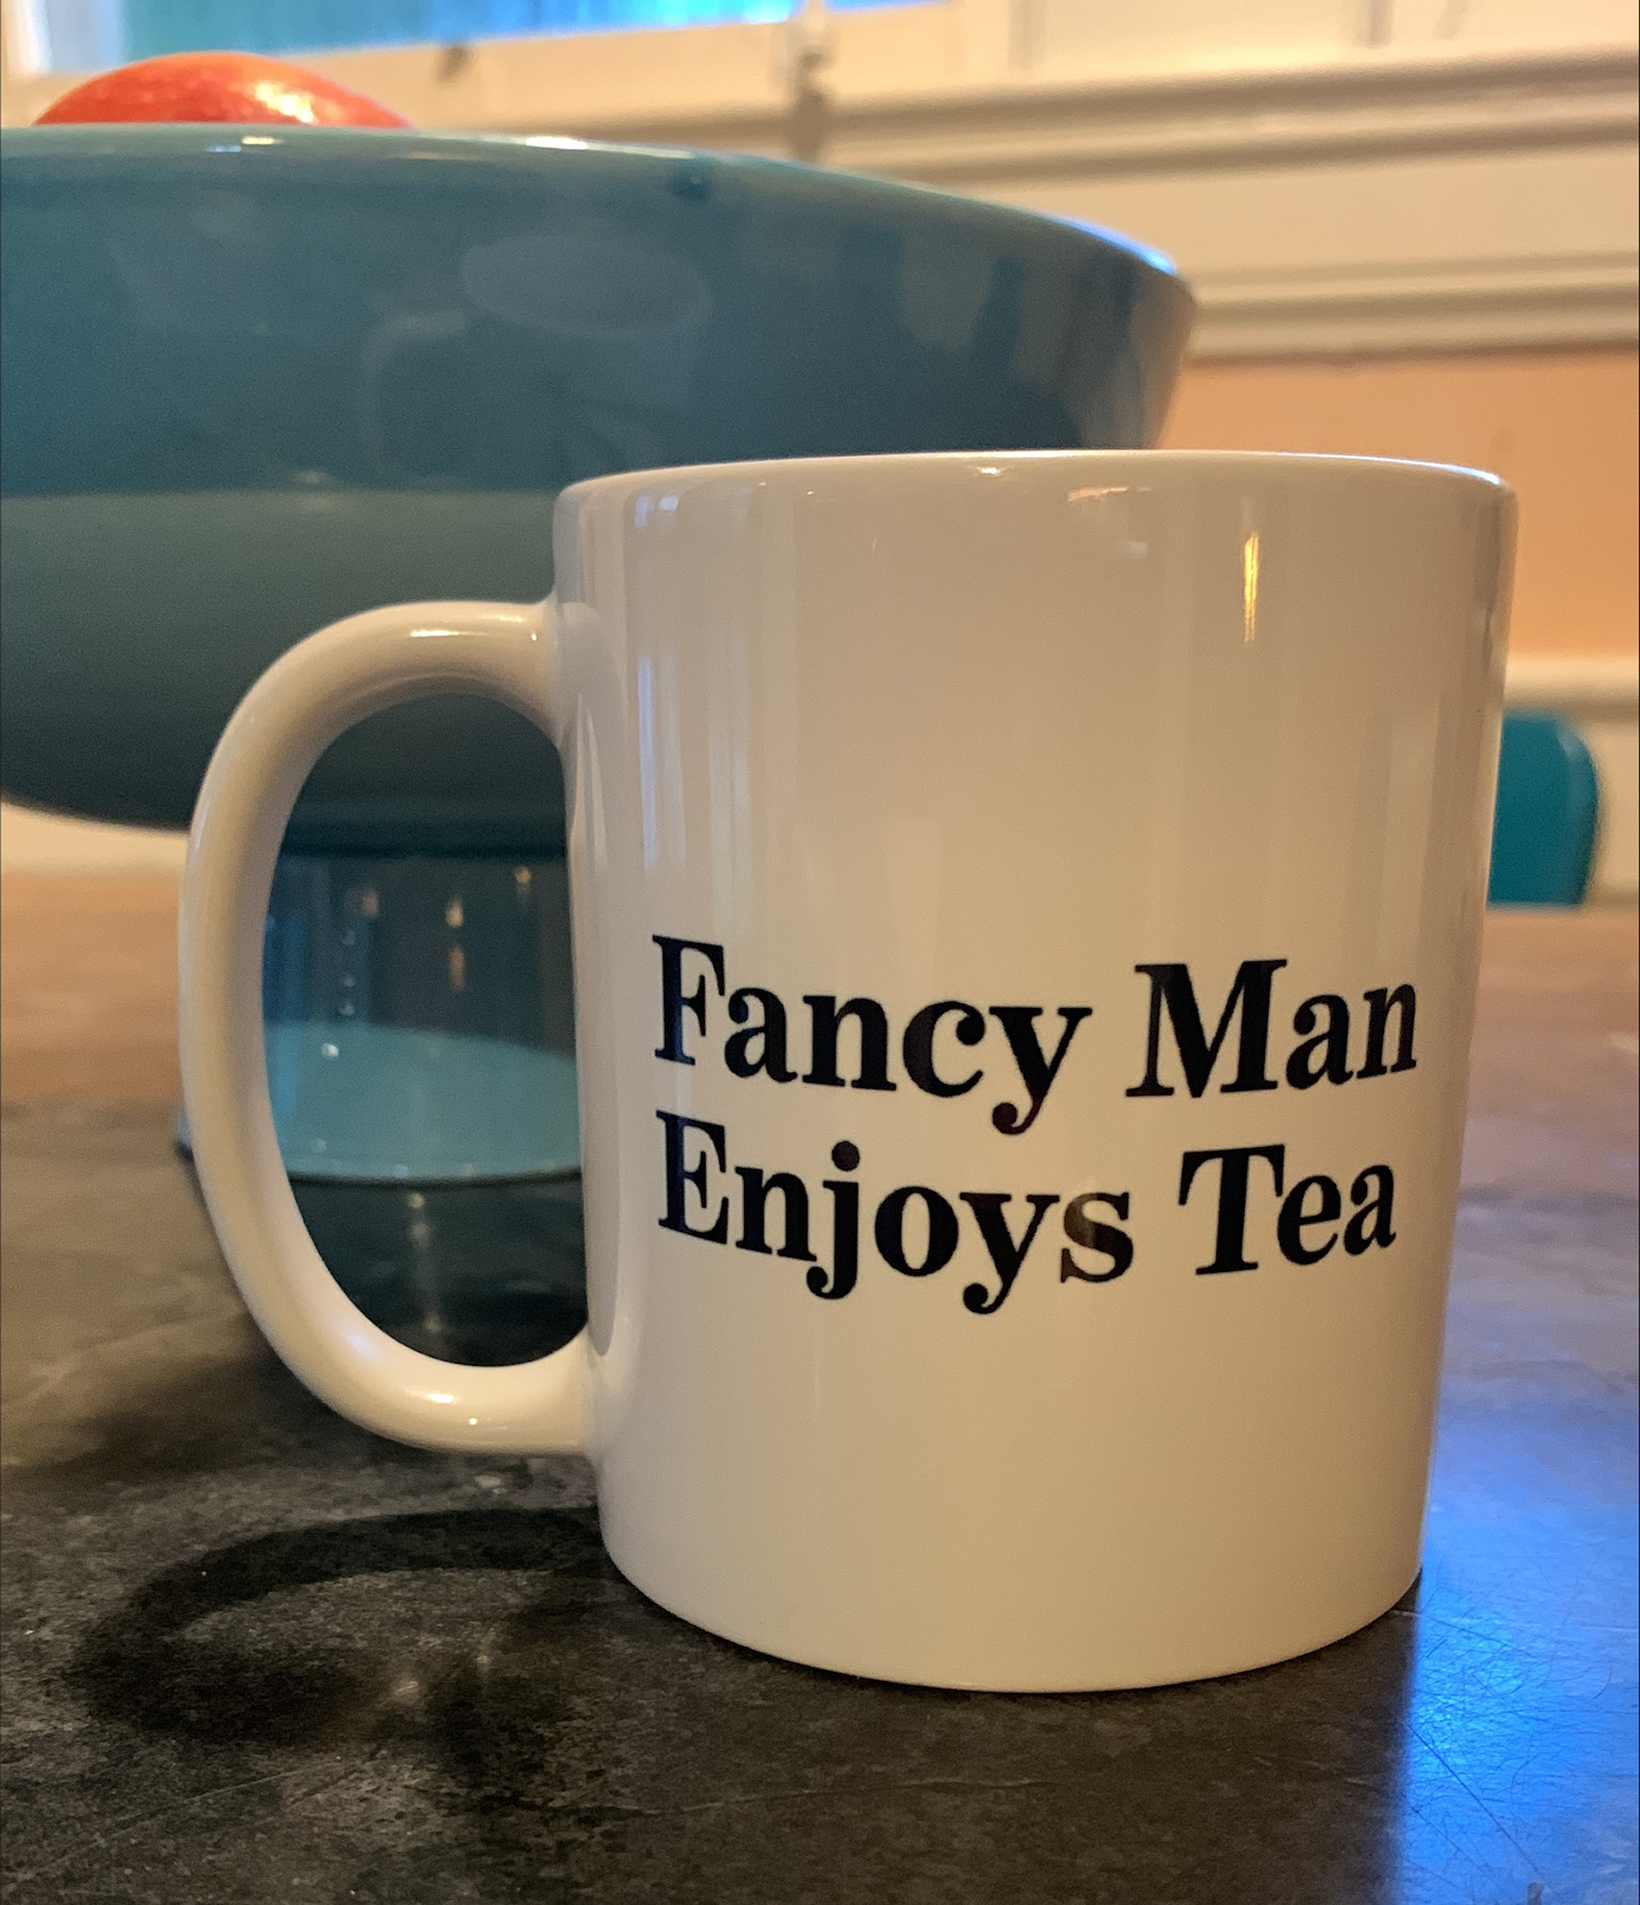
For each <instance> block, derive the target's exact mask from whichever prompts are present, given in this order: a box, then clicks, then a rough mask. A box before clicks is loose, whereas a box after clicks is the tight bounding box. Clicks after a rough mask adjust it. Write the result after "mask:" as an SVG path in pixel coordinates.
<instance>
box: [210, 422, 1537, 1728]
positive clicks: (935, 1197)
mask: <svg viewBox="0 0 1640 1905" xmlns="http://www.w3.org/2000/svg"><path fill="white" fill-rule="evenodd" d="M1512 516H1513V510H1512V502H1511V499H1510V497H1509V495H1508V492H1507V491H1506V490H1504V489H1503V488H1502V486H1501V485H1499V484H1498V483H1497V482H1495V481H1494V480H1492V479H1490V478H1488V477H1484V476H1478V475H1475V474H1472V473H1468V472H1464V471H1459V470H1450V469H1442V468H1435V467H1428V466H1418V465H1404V464H1391V463H1374V462H1356V461H1348V460H1342V459H1331V458H1301V457H1273V456H1271V457H1264V456H1227V455H1208V454H1177V455H1175V454H1160V453H1154V452H1149V453H1143V452H1075V453H1065V454H1059V453H1047V454H1032V455H998V456H992V457H983V456H974V455H950V456H907V457H888V458H861V459H833V460H826V461H814V462H793V463H766V464H745V465H738V466H723V467H713V468H700V469H691V470H675V471H661V472H658V473H650V474H640V475H634V476H616V477H610V478H607V479H605V480H601V481H598V482H593V483H588V484H584V485H582V486H580V487H578V488H575V489H571V490H569V491H567V492H566V493H565V494H564V495H563V496H562V497H561V498H560V500H559V503H558V507H557V516H556V521H555V526H554V553H555V558H556V564H557V575H558V578H559V585H558V592H557V594H556V596H555V597H554V598H553V599H552V600H551V601H549V602H547V603H545V604H543V605H538V606H520V605H505V604H496V603H474V602H464V603H436V604H428V603H423V604H419V605H415V606H411V607H401V608H387V609H382V610H379V611H376V612H374V613H371V614H367V615H361V616H357V617H354V618H353V619H351V620H349V621H346V622H341V623H338V624H337V625H336V626H334V627H332V628H329V629H326V630H325V631H324V632H323V633H321V634H318V635H315V636H314V637H313V638H312V639H311V640H309V641H307V642H305V643H303V644H302V645H301V646H300V647H298V648H296V649H294V650H292V651H291V652H290V653H289V654H287V655H286V656H285V657H284V658H283V659H282V660H281V661H279V662H278V663H277V664H276V665H275V666H274V667H273V668H271V669H270V670H269V671H268V673H267V674H266V675H265V676H264V677H263V678H262V680H261V681H260V682H259V683H258V684H257V685H256V687H255V688H253V689H252V691H251V693H250V694H249V696H248V697H247V698H246V700H245V702H244V704H243V705H242V707H241V708H240V710H239V712H238V713H237V714H236V715H235V717H234V719H233V721H232V722H231V724H230V725H229V727H228V729H227V731H226V733H225V734H224V736H223V738H222V741H221V744H220V746H219V748H218V750H217V754H216V758H215V760H214V761H213V763H212V766H211V769H210V772H209V774H208V776H207V778H206V781H205V784H204V788H203V791H202V793H201V795H200V801H199V808H198V813H197V817H196V819H195V824H194V833H193V840H192V844H191V847H190V850H189V862H188V872H187V878H186V882H185V885H184V891H183V911H182V1059H183V1074H184V1079H185V1082H186V1091H187V1105H188V1115H189V1118H190V1120H191V1122H192V1126H193V1132H194V1143H195V1152H196V1158H197V1162H198V1168H199V1175H200V1179H201V1181H202V1184H203V1186H204V1191H205V1196H206V1199H207V1201H208V1203H209V1206H210V1210H211V1214H212V1216H213V1218H214V1220H215V1223H216V1227H217V1232H218V1235H219V1236H220V1238H221V1240H222V1245H223V1248H224V1250H225V1252H226V1254H227V1258H228V1261H229V1263H230V1265H231V1266H232V1269H233V1272H234V1275H235V1277H236V1278H237V1279H238V1282H239V1287H240V1289H241V1290H242V1291H243V1293H244V1295H245V1299H246V1301H247V1302H248V1303H249V1305H250V1307H251V1309H252V1311H253V1312H254V1314H255V1316H256V1318H257V1321H258V1322H259V1323H260V1324H261V1326H262V1328H263V1330H264V1331H265V1332H266V1334H267V1336H268V1337H269V1339H270V1341H271V1342H272V1343H273V1345H274V1347H275V1348H276V1349H277V1350H278V1352H279V1354H280V1355H281V1356H283V1357H284V1359H285V1360H286V1362H288V1363H289V1365H290V1366H291V1368H292V1369H293V1370H295V1372H296V1373H297V1374H298V1375H299V1376H300V1377H301V1378H302V1379H303V1380H304V1381H305V1382H306V1383H308V1384H309V1385H310V1387H312V1388H313V1389H314V1390H315V1391H317V1393H318V1394H319V1395H320V1396H322V1397H324V1398H325V1400H326V1401H328V1402H329V1403H331V1404H332V1405H334V1406H335V1407H336V1408H337V1409H339V1410H340V1411H341V1412H342V1413H343V1414H345V1415H348V1416H351V1417H353V1418H354V1419H355V1420H356V1421H359V1422H361V1423H364V1424H365V1425H367V1426H368V1427H370V1428H372V1429H375V1430H378V1431H380V1432H381V1433H383V1434H385V1435H390V1436H395V1437H399V1438H401V1439H403V1440H405V1441H410V1442H415V1443H420V1444H423V1445H426V1446H430V1447H436V1448H447V1449H456V1450H468V1451H474V1452H478V1451H488V1452H519V1453H545V1452H552V1451H561V1450H581V1451H584V1452H585V1453H586V1454H587V1455H588V1456H590V1458H591V1460H592V1462H593V1463H594V1465H595V1467H596V1471H597V1483H598V1497H599V1503H600V1509H601V1514H602V1521H603V1531H604V1539H605V1541H606V1543H607V1544H608V1547H609V1551H610V1553H611V1555H612V1556H613V1558H614V1561H615V1563H616V1565H617V1566H618V1567H619V1568H620V1569H621V1571H622V1572H623V1573H624V1574H625V1575H627V1576H628V1577H629V1578H630V1579H631V1580H632V1581H633V1582H634V1583H635V1584H636V1585H637V1586H638V1587H639V1588H641V1589H642V1590H643V1591H644V1592H645V1593H646V1594H649V1595H650V1596H652V1597H653V1598H654V1599H655V1600H656V1601H658V1602H660V1603H661V1605H662V1606H664V1607H667V1608H670V1609H672V1610H673V1611H674V1612H676V1613H678V1614H680V1615H682V1616H684V1617H685V1618H686V1619H688V1620H691V1621H694V1622H697V1623H698V1624H699V1625H701V1626H702V1627H706V1628H710V1629H712V1630H713V1631H715V1632H717V1633H720V1634H724V1635H727V1636H729V1637H730V1638H731V1639H734V1640H737V1641H741V1642H744V1643H746V1644H747V1645H749V1646H752V1647H758V1648H763V1649H766V1650H767V1651H769V1652H771V1653H775V1654H781V1655H785V1656H787V1657H789V1658H791V1659H794V1660H800V1661H807V1662H811V1663H813V1664H815V1665H818V1666H822V1667H830V1668H837V1669H842V1670H845V1671H848V1672H852V1673H856V1674H868V1675H875V1676H881V1677H884V1678H888V1679H895V1680H906V1681H917V1682H926V1683H933V1684H939V1685H949V1686H965V1687H991V1688H1011V1689H1019V1690H1026V1689H1037V1688H1098V1687H1116V1686H1139V1685H1145V1684H1150V1683H1155V1682H1162V1681H1170V1680H1181V1679H1188V1678H1194V1677H1196V1676H1201V1675H1208V1674H1221V1673H1225V1672H1229V1671H1233V1670H1235V1669H1239V1668H1247V1667H1255V1666H1258V1665H1260V1664H1263V1663H1265V1662H1269V1661H1273V1660H1277V1659H1281V1658H1284V1657H1286V1656H1290V1655H1293V1654H1297V1653H1301V1652H1303V1651H1305V1650H1307V1649H1310V1648H1314V1647H1319V1646H1321V1645H1322V1644H1324V1643H1325V1642H1328V1641H1331V1640H1335V1639H1337V1638H1339V1637H1340V1636H1341V1635H1344V1634H1347V1633H1349V1632H1351V1631H1352V1630H1353V1629H1355V1628H1357V1627H1360V1626H1361V1625H1362V1624H1363V1623H1365V1622H1367V1621H1370V1620H1371V1619H1373V1618H1374V1617H1375V1616H1376V1615H1379V1614H1381V1613H1382V1612H1383V1611H1384V1610H1385V1609H1386V1608H1388V1607H1389V1606H1390V1605H1391V1604H1392V1603H1393V1602H1394V1601H1395V1600H1396V1599H1397V1598H1398V1597H1399V1596H1400V1595H1401V1594H1402V1593H1403V1592H1404V1591H1405V1590H1406V1588H1407V1586H1408V1585H1409V1583H1410V1582H1411V1581H1412V1579H1413V1578H1414V1575H1415V1574H1416V1571H1417V1567H1418V1553H1419V1541H1420V1532H1421V1525H1422V1517H1423V1505H1424V1494H1425V1486H1426V1478H1427V1471H1428V1461H1429V1452H1430V1437H1431V1426H1432V1420H1433V1414H1434V1406H1435V1396H1436V1383H1437V1374H1438V1367H1439V1362H1440V1349H1441V1332H1442V1317H1443V1309H1444V1300H1445V1281H1446V1270H1447V1259H1448V1252H1449V1247H1450V1241H1451V1233H1452V1224H1453V1215H1454V1208H1455V1203H1456V1195H1457V1185H1458V1161H1459V1150H1460V1142H1461V1136H1462V1124H1463V1107H1464V1093H1465V1083H1466V1070H1467V1053H1468V1046H1469V1035H1470V1024H1471V1016H1472V1011H1473V1001H1474V991H1475V977H1476V964H1477V958H1478V942H1479V933H1480V925H1481V917H1482V906H1483V895H1484V891H1485V875H1486V862H1487V846H1488V829H1489V818H1490V796H1491V783H1492V774H1493V764H1494V760H1495V750H1496V738H1497V721H1498V710H1499V702H1500V690H1501V678H1502V667H1503V643H1504V622H1505V613H1506V610H1505V603H1506V596H1507V576H1508V569H1509V552H1510V546H1511V535H1512ZM440 690H461V691H473V690H480V691H484V692H487V693H491V694H494V695H496V696H498V697H499V698H500V699H502V700H504V701H506V702H508V703H509V704H510V705H512V706H513V707H515V708H519V709H521V710H523V711H524V712H525V713H526V714H528V715H530V716H531V717H533V718H534V719H535V720H536V721H538V722H539V723H540V724H541V725H542V726H543V727H544V728H545V729H546V730H547V732H548V733H549V734H550V735H551V736H552V738H553V740H554V741H555V742H556V743H557V744H558V747H559V748H560V750H561V752H562V754H563V758H564V761H565V766H566V773H567V775H568V795H569V811H570V814H571V845H570V868H571V882H572V891H573V912H574V925H575V971H576V988H577V1015H578V1041H579V1054H580V1069H581V1092H582V1108H583V1152H584V1169H585V1200H586V1236H587V1277H588V1297H589V1314H590V1321H589V1323H588V1326H587V1328H586V1330H585V1331H584V1332H583V1333H582V1335H581V1336H579V1337H578V1338H577V1339H576V1340H575V1341H574V1342H572V1343H571V1344H569V1345H568V1346H567V1347H565V1348H563V1349H561V1350H559V1351H557V1352H556V1353H555V1354H553V1355H551V1356H548V1357H546V1358H544V1359H542V1360H541V1361H539V1362H535V1363H530V1364H525V1365H521V1366H518V1367H514V1368H505V1369H478V1368H470V1367H464V1366H457V1365H454V1364H448V1363H443V1362H437V1361H434V1360H432V1359H430V1358H428V1357H426V1356H422V1355H419V1354H417V1353H415V1352H414V1351H412V1350H409V1349H407V1348H404V1347H402V1346H401V1345H400V1344H398V1343H396V1342H394V1341H393V1340H392V1339H390V1338H389V1337H388V1336H386V1335H385V1334H383V1332H382V1331H380V1330H379V1329H376V1328H375V1327H373V1326H372V1325H371V1324H370V1323H369V1322H367V1321H366V1320H365V1319H364V1318H363V1317H362V1316H361V1315H360V1314H359V1313H358V1312H357V1311H356V1310H355V1309H354V1308H353V1307H352V1306H351V1305H350V1304H349V1303H348V1301H347V1300H346V1298H345V1297H344V1296H343V1295H342V1294H341V1292H340V1290H339V1289H338V1288H337V1286H336V1284H335V1283H334V1282H333V1281H332V1280H331V1278H330V1276H329V1275H328V1273H327V1272H326V1270H325V1267H324V1265H323V1263H322V1262H321V1261H320V1259H319V1257H318V1255H317V1254H316V1253H315V1251H314V1249H313V1246H312V1244H311V1242H310V1241H309V1239H308V1237H307V1234H306V1232H305V1230H304V1229H303V1226H302V1222H301V1219H300V1217H299V1215H298V1213H297V1209H296V1205H295V1203H294V1202H293V1200H292V1198H291V1194H290V1191H289V1189H288V1187H287V1184H286V1181H285V1175H284V1172H283V1170H282V1168H281V1165H280V1161H279V1152H278V1147H277V1145H276V1143H275V1139H274V1129H273V1123H272V1119H271V1116H270V1114H269V1108H268V1097H267V1091H266V1087H265V1082H264V1071H263V1049H262V1014H261V1009H260V1007H261V1001H260V998H259V981H260V952H261V937H262V921H263V916H264V912H265V904H266V900H267V895H268V886H269V879H270V876H271V874H272V871H273V865H274V858H275V855H276V853H277V851H278V846H279V840H280V835H281V832H282V829H283V827H284V824H285V819H286V816H287V815H288V813H289V811H290V808H291V803H292V801H293V800H294V798H295V796H296V793H297V791H298V789H299V788H300V786H301V784H302V780H303V778H304V776H305V775H306V773H307V771H308V769H309V768H310V766H311V765H312V763H313V762H314V760H315V759H316V758H317V756H318V754H319V753H320V751H321V750H322V749H323V748H324V747H325V746H326V744H327V743H328V742H329V741H330V740H331V739H332V738H333V737H334V736H335V735H336V734H337V733H338V732H339V731H340V730H341V729H342V728H343V727H344V726H346V725H347V724H348V723H349V722H352V721H356V720H358V719H359V718H360V717H361V716H363V715H365V714H367V713H369V712H371V711H373V710H375V709H377V708H380V707H383V706H385V705H386V704H388V703H389V702H392V701H397V700H401V699H404V698H406V697H408V696H411V695H419V694H427V693H432V692H437V691H440Z"/></svg>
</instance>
